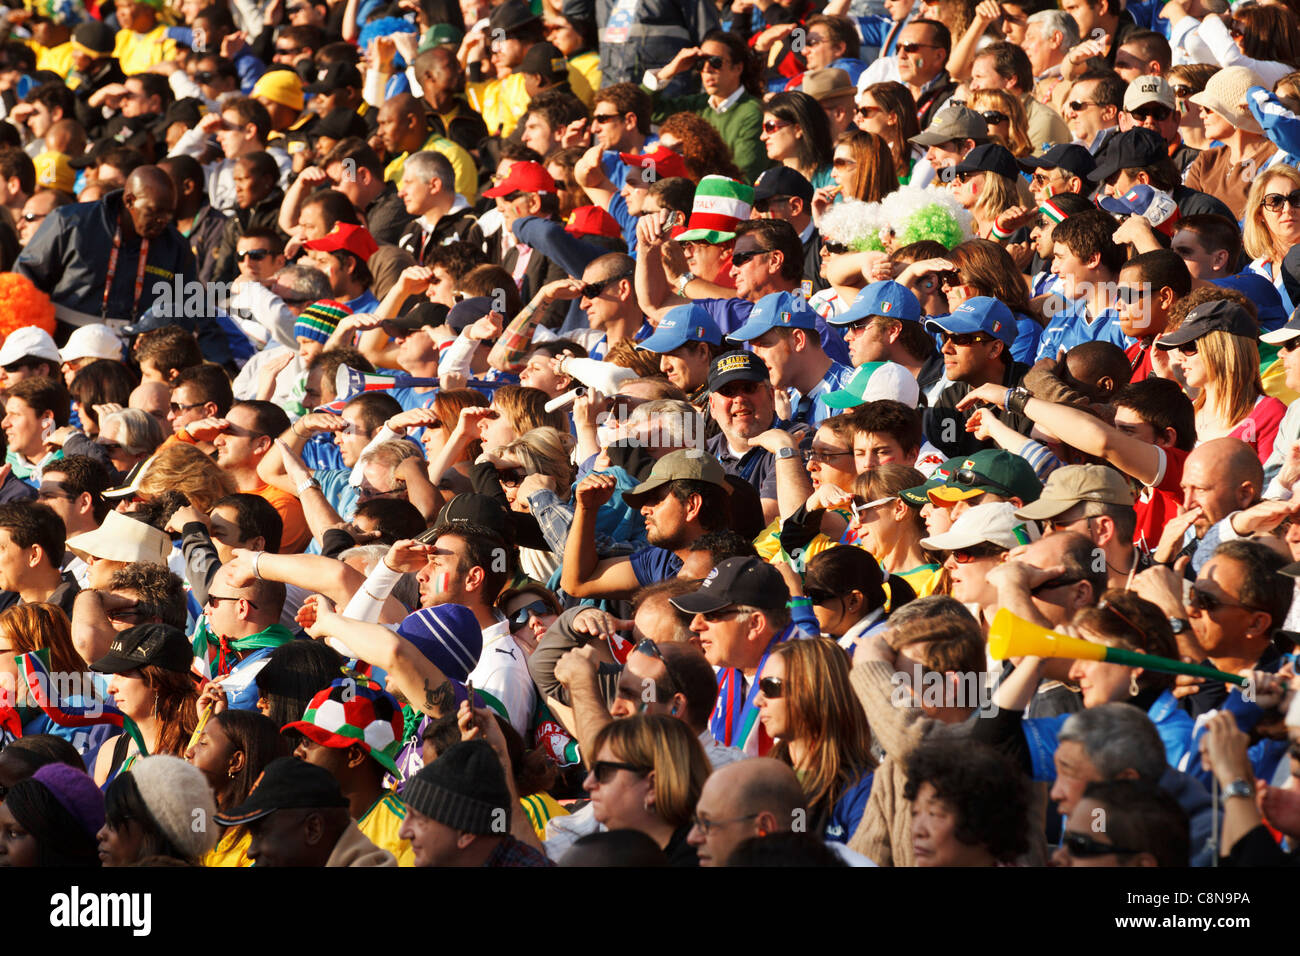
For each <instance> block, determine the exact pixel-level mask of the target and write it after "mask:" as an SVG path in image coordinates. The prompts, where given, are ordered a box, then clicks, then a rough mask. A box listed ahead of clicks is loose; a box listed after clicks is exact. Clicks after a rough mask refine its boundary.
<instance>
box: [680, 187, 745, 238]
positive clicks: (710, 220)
mask: <svg viewBox="0 0 1300 956" xmlns="http://www.w3.org/2000/svg"><path fill="white" fill-rule="evenodd" d="M753 205H754V187H753V186H747V185H746V184H745V183H742V182H737V181H736V180H734V179H728V178H727V177H726V176H705V177H704V178H703V179H701V180H700V182H699V185H698V186H696V187H695V202H694V204H693V205H692V206H691V218H690V221H689V222H688V223H687V224H686V231H685V232H683V233H682V234H681V235H680V236H677V237H676V238H677V241H678V242H709V243H718V242H730V241H731V240H732V239H735V238H736V225H737V224H738V223H740V222H743V221H744V220H746V219H748V218H749V211H750V209H752V208H753Z"/></svg>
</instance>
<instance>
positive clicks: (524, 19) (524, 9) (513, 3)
mask: <svg viewBox="0 0 1300 956" xmlns="http://www.w3.org/2000/svg"><path fill="white" fill-rule="evenodd" d="M537 19H538V16H537V14H535V13H533V11H532V9H531V8H530V7H529V6H528V4H526V3H524V2H523V0H506V2H505V3H503V4H501V5H500V6H499V7H497V8H495V9H494V10H493V11H492V14H491V15H490V16H489V17H488V32H489V33H491V32H493V31H496V30H504V31H505V32H506V33H507V34H509V33H511V32H513V31H515V30H518V29H519V28H520V27H523V26H527V25H528V24H530V23H533V22H534V21H536V20H537Z"/></svg>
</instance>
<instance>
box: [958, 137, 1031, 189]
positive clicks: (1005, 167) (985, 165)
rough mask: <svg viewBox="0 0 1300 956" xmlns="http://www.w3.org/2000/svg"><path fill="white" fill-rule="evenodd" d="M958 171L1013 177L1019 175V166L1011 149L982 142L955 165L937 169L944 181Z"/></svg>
mask: <svg viewBox="0 0 1300 956" xmlns="http://www.w3.org/2000/svg"><path fill="white" fill-rule="evenodd" d="M958 173H997V174H998V175H999V176H1006V177H1007V178H1008V179H1015V178H1016V177H1017V176H1019V175H1020V167H1019V166H1018V165H1016V157H1014V156H1013V155H1011V150H1009V149H1007V148H1006V147H1005V146H1000V145H998V144H997V143H984V144H983V145H981V146H976V147H975V148H974V149H972V150H971V151H970V152H969V153H967V154H966V155H965V156H964V157H962V161H961V162H960V163H958V164H957V165H956V166H949V167H948V168H947V169H941V170H939V174H940V178H941V179H943V181H944V182H946V183H950V182H952V181H953V179H955V178H956V176H957V174H958Z"/></svg>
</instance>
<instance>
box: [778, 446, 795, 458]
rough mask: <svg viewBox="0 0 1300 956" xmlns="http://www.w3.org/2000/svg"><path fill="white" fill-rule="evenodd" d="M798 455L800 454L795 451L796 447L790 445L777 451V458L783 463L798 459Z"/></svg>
mask: <svg viewBox="0 0 1300 956" xmlns="http://www.w3.org/2000/svg"><path fill="white" fill-rule="evenodd" d="M798 455H799V453H798V452H797V451H795V449H794V447H793V446H789V445H787V446H785V447H783V448H778V449H777V450H776V457H777V458H778V459H780V460H782V461H784V460H785V459H787V458H797V457H798Z"/></svg>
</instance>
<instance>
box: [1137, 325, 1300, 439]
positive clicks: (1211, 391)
mask: <svg viewBox="0 0 1300 956" xmlns="http://www.w3.org/2000/svg"><path fill="white" fill-rule="evenodd" d="M1203 310H1206V311H1208V310H1213V313H1214V315H1215V317H1217V318H1219V319H1222V320H1225V321H1229V322H1232V323H1233V324H1234V325H1235V326H1236V328H1237V329H1238V334H1234V333H1233V332H1224V331H1221V330H1219V329H1216V330H1214V331H1212V332H1206V331H1200V326H1201V322H1200V319H1199V316H1198V318H1197V319H1193V320H1192V321H1190V322H1184V323H1182V324H1180V326H1179V327H1178V328H1177V329H1176V330H1175V331H1173V332H1166V333H1165V334H1164V335H1163V336H1161V338H1159V339H1157V340H1156V347H1157V348H1161V349H1165V350H1166V351H1167V352H1169V360H1170V363H1171V364H1172V365H1174V366H1175V367H1176V368H1178V369H1180V370H1181V371H1182V374H1183V381H1184V382H1185V383H1186V386H1187V388H1188V389H1189V390H1192V389H1196V390H1198V391H1197V392H1196V396H1195V398H1193V400H1192V406H1193V407H1194V408H1195V409H1196V438H1197V441H1199V442H1205V441H1208V440H1210V439H1212V438H1223V437H1225V436H1227V437H1231V438H1240V439H1241V440H1242V441H1244V442H1246V444H1248V445H1250V446H1251V447H1252V448H1254V449H1255V453H1256V454H1257V455H1259V460H1260V461H1261V462H1262V461H1267V460H1268V457H1269V455H1271V454H1272V453H1273V442H1274V440H1275V439H1276V438H1277V430H1278V426H1279V425H1280V424H1281V421H1282V416H1283V415H1285V414H1286V406H1285V405H1283V404H1282V403H1281V402H1280V401H1278V400H1277V399H1276V398H1273V397H1272V396H1269V395H1265V394H1264V385H1263V382H1261V381H1260V377H1259V345H1258V344H1257V343H1256V341H1255V335H1256V334H1257V333H1255V332H1254V331H1252V330H1253V329H1254V328H1255V321H1254V317H1253V316H1251V315H1250V313H1249V312H1247V311H1246V309H1245V308H1244V307H1242V306H1241V305H1238V304H1237V303H1235V302H1229V301H1227V300H1225V299H1217V300H1211V301H1210V302H1206V303H1203V304H1202V305H1200V306H1197V307H1196V308H1195V309H1194V310H1193V311H1194V312H1197V313H1202V311H1203Z"/></svg>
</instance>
